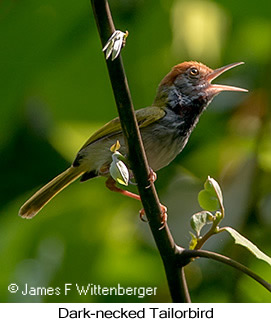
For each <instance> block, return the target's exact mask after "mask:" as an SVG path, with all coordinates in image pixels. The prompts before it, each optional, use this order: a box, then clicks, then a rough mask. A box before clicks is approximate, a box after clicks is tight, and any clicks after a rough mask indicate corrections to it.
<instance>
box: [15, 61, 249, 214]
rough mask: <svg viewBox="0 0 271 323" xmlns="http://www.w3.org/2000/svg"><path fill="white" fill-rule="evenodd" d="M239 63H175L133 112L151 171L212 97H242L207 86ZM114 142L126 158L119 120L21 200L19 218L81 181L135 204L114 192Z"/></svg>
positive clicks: (179, 145)
mask: <svg viewBox="0 0 271 323" xmlns="http://www.w3.org/2000/svg"><path fill="white" fill-rule="evenodd" d="M240 64H243V63H242V62H240V63H233V64H229V65H227V66H224V67H221V68H218V69H216V70H212V69H210V68H209V67H207V66H206V65H204V64H202V63H198V62H184V63H181V64H178V65H176V66H174V67H173V68H172V70H171V71H170V72H169V73H168V74H167V75H166V76H165V77H164V78H163V80H162V81H161V83H160V85H159V87H158V90H157V93H156V97H155V99H154V102H153V105H152V106H150V107H147V108H143V109H140V110H137V111H136V118H137V122H138V125H139V128H140V132H141V136H142V139H143V143H144V148H145V151H146V155H147V158H148V162H149V165H150V167H151V169H152V170H153V171H157V170H159V169H161V168H163V167H165V166H167V165H168V164H169V163H170V162H171V161H172V160H173V159H174V158H175V157H176V156H177V155H178V154H179V153H180V152H181V151H182V150H183V148H184V147H185V145H186V143H187V141H188V139H189V137H190V134H191V132H192V131H193V129H194V128H195V126H196V124H197V122H198V120H199V117H200V115H201V114H202V112H203V111H204V110H205V108H206V107H207V106H208V104H209V103H210V102H211V101H212V99H213V98H214V97H215V96H216V95H217V94H219V93H220V92H222V91H241V92H247V90H245V89H242V88H238V87H233V86H228V85H217V84H212V83H211V82H212V81H213V80H214V79H215V78H217V77H218V76H219V75H221V74H222V73H224V72H225V71H227V70H229V69H231V68H233V67H235V66H238V65H240ZM117 140H118V141H119V142H120V145H121V149H120V152H121V153H122V154H124V155H125V154H126V147H125V141H124V138H123V134H122V130H121V125H120V121H119V118H115V119H113V120H112V121H110V122H108V123H107V124H105V125H104V126H103V127H102V128H100V129H99V130H98V131H97V132H95V133H94V134H93V135H92V136H91V137H90V138H89V140H88V141H87V142H86V143H85V144H84V146H83V147H82V148H81V149H80V151H79V152H78V154H77V156H76V158H75V160H74V162H73V164H72V165H71V166H70V167H69V168H68V169H67V170H65V171H64V172H63V173H61V174H60V175H58V176H57V177H55V178H54V179H53V180H51V181H50V182H49V183H48V184H46V185H45V186H43V187H42V188H41V189H40V190H39V191H37V192H36V193H35V194H34V195H33V196H32V197H31V198H30V199H29V200H28V201H26V202H25V204H24V205H23V206H22V207H21V209H20V211H19V215H20V216H22V217H23V218H32V217H34V216H35V215H36V214H37V213H38V212H39V211H40V210H41V209H42V208H43V207H44V205H46V204H47V203H48V202H49V201H50V200H51V199H52V198H53V197H54V196H55V195H56V194H57V193H59V192H60V191H62V190H63V189H64V188H65V187H66V186H67V185H69V184H71V183H72V182H73V181H74V180H76V179H77V178H78V177H80V176H81V181H82V182H83V181H86V180H88V179H90V178H94V177H97V176H105V177H107V181H106V185H107V187H108V188H109V189H111V190H113V191H117V192H120V193H122V194H124V195H126V196H130V197H132V198H136V199H139V200H140V197H139V196H138V195H136V194H134V193H131V192H128V191H126V190H122V189H120V188H118V187H116V186H115V184H116V182H115V181H114V180H113V178H112V177H111V176H110V172H109V168H110V164H111V162H112V152H111V151H110V147H111V146H112V145H113V144H115V143H116V141H117Z"/></svg>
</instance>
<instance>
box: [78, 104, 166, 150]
mask: <svg viewBox="0 0 271 323" xmlns="http://www.w3.org/2000/svg"><path fill="white" fill-rule="evenodd" d="M135 114H136V119H137V122H138V125H139V128H144V127H146V126H148V125H149V124H151V123H154V122H155V121H157V120H159V119H161V118H163V117H164V115H165V114H166V112H165V110H164V109H161V108H158V107H147V108H143V109H139V110H136V111H135ZM120 132H121V125H120V120H119V118H115V119H113V120H111V121H109V122H108V123H106V124H105V125H104V126H103V127H101V128H100V129H99V130H97V131H96V132H95V133H94V134H93V135H92V136H91V137H90V138H89V139H88V141H87V142H86V143H85V144H84V146H83V147H82V148H81V149H83V148H85V147H87V146H88V145H90V144H92V143H93V142H94V141H97V140H99V139H101V138H104V137H107V136H111V135H114V134H117V133H120Z"/></svg>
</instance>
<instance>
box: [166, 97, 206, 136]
mask: <svg viewBox="0 0 271 323" xmlns="http://www.w3.org/2000/svg"><path fill="white" fill-rule="evenodd" d="M172 103H173V102H168V108H169V109H171V110H172V111H173V112H174V113H176V114H177V115H178V117H179V119H180V126H179V131H180V133H179V134H180V135H181V136H186V135H189V134H190V133H191V131H192V130H193V129H194V127H195V126H196V124H197V122H198V120H199V117H200V115H201V113H202V112H203V111H204V109H205V108H206V107H207V105H208V100H207V98H206V97H203V96H201V97H197V98H195V99H193V100H180V101H179V102H176V101H175V102H174V103H175V104H172Z"/></svg>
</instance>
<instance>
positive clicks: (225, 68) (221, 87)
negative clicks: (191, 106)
mask: <svg viewBox="0 0 271 323" xmlns="http://www.w3.org/2000/svg"><path fill="white" fill-rule="evenodd" d="M241 64H244V62H239V63H232V64H229V65H226V66H223V67H220V68H217V69H216V70H214V71H212V72H211V73H210V74H208V75H207V81H208V82H209V84H210V85H209V86H208V91H210V92H211V93H212V94H214V95H215V94H218V93H219V92H222V91H239V92H248V90H246V89H242V88H240V87H236V86H229V85H220V84H211V82H212V81H213V80H214V79H216V78H217V77H218V76H219V75H221V74H222V73H224V72H226V71H228V70H230V69H231V68H233V67H235V66H238V65H241Z"/></svg>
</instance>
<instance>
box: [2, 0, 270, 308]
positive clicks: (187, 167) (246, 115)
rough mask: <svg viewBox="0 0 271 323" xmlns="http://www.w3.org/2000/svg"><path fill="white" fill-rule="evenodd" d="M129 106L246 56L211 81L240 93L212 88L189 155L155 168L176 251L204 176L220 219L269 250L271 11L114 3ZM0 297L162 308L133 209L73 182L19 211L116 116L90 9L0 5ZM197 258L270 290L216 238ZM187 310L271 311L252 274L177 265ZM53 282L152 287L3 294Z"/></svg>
mask: <svg viewBox="0 0 271 323" xmlns="http://www.w3.org/2000/svg"><path fill="white" fill-rule="evenodd" d="M110 5H111V10H112V14H113V17H114V21H115V25H116V27H117V28H118V29H121V30H123V31H125V30H128V31H129V37H128V40H127V46H126V47H125V49H124V50H123V51H122V56H123V60H124V64H125V68H126V73H127V77H128V80H129V85H130V89H131V93H132V97H133V100H134V105H135V107H136V108H141V107H145V106H148V105H150V104H151V103H152V100H153V98H154V95H155V91H156V87H157V85H158V83H159V81H160V80H161V79H162V78H163V76H164V75H165V74H166V73H167V72H168V71H169V70H170V68H171V67H172V66H173V65H175V64H177V63H180V62H182V61H184V60H199V61H202V62H203V63H205V64H207V65H209V66H210V67H212V68H217V67H220V66H222V65H225V64H228V63H232V62H237V61H244V62H245V63H246V64H245V65H242V66H240V67H238V68H236V69H234V70H232V71H229V72H227V73H226V74H225V75H224V76H223V77H221V78H220V79H219V81H218V83H219V82H221V83H224V84H231V85H235V86H241V87H245V88H248V89H249V93H248V94H244V93H223V94H221V95H220V96H218V97H216V98H215V99H214V101H213V102H212V104H211V105H210V107H209V108H208V110H207V111H206V112H205V113H204V115H203V116H202V117H201V120H200V123H199V125H198V126H197V128H196V129H195V131H194V132H193V134H192V136H191V138H190V141H189V143H188V145H187V147H186V148H185V149H184V151H183V152H182V154H181V155H180V156H178V157H177V158H176V160H175V161H174V162H173V163H172V164H171V165H170V166H168V167H167V168H165V169H163V170H161V171H160V172H159V173H158V180H157V182H156V187H157V189H158V193H159V196H160V199H161V201H162V203H163V204H165V205H167V207H168V211H169V220H168V223H169V226H170V228H171V230H172V233H173V235H174V237H175V239H176V242H177V243H179V244H180V245H182V246H185V247H187V246H188V244H189V240H190V235H189V230H190V228H189V219H190V216H191V215H192V214H193V213H194V212H197V211H199V210H200V207H199V206H198V203H197V193H198V192H199V191H200V190H201V188H202V186H203V183H204V181H205V179H206V178H207V176H208V175H210V176H212V177H214V178H215V179H216V180H217V181H218V182H219V183H220V185H221V187H222V190H223V193H224V198H225V207H226V218H225V220H224V221H223V224H225V225H230V226H233V227H234V228H236V229H237V230H238V231H239V232H241V233H242V234H243V235H245V236H246V237H248V238H249V239H250V240H252V241H253V242H254V243H255V244H256V245H257V246H258V247H259V248H260V249H261V250H262V251H264V252H266V253H267V254H269V255H271V240H270V232H271V214H270V209H271V115H270V89H271V76H270V75H271V2H270V1H264V0H259V1H257V2H255V1H252V0H249V1H248V0H246V1H245V0H240V1H233V0H221V1H211V0H206V1H202V0H189V1H188V0H174V1H173V0H172V1H168V0H160V1H157V0H148V1H147V0H112V1H110ZM0 39H1V44H0V94H1V110H0V116H1V117H0V151H1V159H0V169H1V186H0V191H1V194H0V268H1V270H0V298H1V299H0V301H1V302H140V301H141V302H142V301H144V302H169V301H170V296H169V293H168V289H167V285H166V279H165V275H164V271H163V267H162V263H161V260H160V258H159V255H158V252H157V250H156V247H155V245H154V242H153V239H152V236H151V233H150V230H149V228H148V225H146V223H143V222H141V221H140V220H139V217H138V211H139V209H140V208H141V206H140V204H139V203H138V202H137V201H133V200H130V199H128V198H125V197H123V196H120V195H118V194H115V193H112V192H110V191H109V190H107V189H106V188H105V186H104V181H105V180H104V179H103V178H99V179H95V180H92V181H88V182H86V183H83V184H81V183H79V182H78V181H77V182H75V183H74V184H73V185H71V186H70V187H68V188H67V189H66V190H65V191H63V192H62V193H61V194H60V195H58V196H57V197H56V198H55V199H54V200H53V201H52V202H51V203H50V204H49V205H48V206H46V207H45V208H44V209H43V210H42V212H41V213H40V214H39V215H38V216H37V217H35V218H34V219H32V220H28V221H27V220H24V219H21V218H19V217H18V216H17V214H18V209H19V207H20V206H21V205H22V203H23V202H24V201H25V200H26V199H27V198H28V197H30V195H31V194H32V193H34V192H35V190H37V188H39V187H41V186H42V185H43V184H45V183H46V182H47V181H49V180H50V179H52V178H53V177H54V176H56V175H57V174H58V173H59V172H61V171H63V170H64V169H65V168H67V167H68V166H69V164H70V163H71V162H72V160H73V158H74V156H75V154H76V152H77V150H78V149H79V148H80V147H81V145H82V144H83V143H84V141H85V140H86V139H87V138H88V137H89V136H90V134H92V132H93V131H95V130H96V129H98V128H99V126H101V125H102V124H103V123H105V122H107V121H109V120H110V119H111V118H113V117H114V116H116V113H117V112H116V108H115V103H114V98H113V95H112V90H111V87H110V83H109V78H108V75H107V70H106V66H105V62H104V58H103V55H102V52H101V44H100V40H99V37H98V33H97V29H96V25H95V23H94V17H93V14H92V11H91V6H90V2H89V1H88V0H81V1H64V0H58V1H53V0H47V1H43V0H23V1H12V0H2V1H1V3H0ZM205 248H206V249H209V250H213V251H216V252H221V253H223V254H225V255H228V256H230V257H233V258H234V259H236V260H239V261H240V262H242V263H243V264H245V265H247V266H248V267H249V268H251V269H253V270H254V271H255V272H256V273H258V274H259V275H261V276H262V277H263V278H265V279H266V280H268V281H271V270H270V267H269V266H268V265H267V264H265V263H264V262H262V261H260V260H257V259H255V258H254V257H253V256H251V255H250V254H249V252H247V251H246V250H245V249H243V248H242V247H239V246H234V245H233V241H232V240H231V238H230V237H229V236H227V235H226V234H224V233H223V234H221V235H219V236H217V237H213V238H212V239H211V240H210V241H209V242H208V243H207V244H206V247H205ZM186 272H187V277H188V285H189V287H190V291H191V297H192V300H193V301H194V302H269V301H270V300H271V297H270V294H269V293H268V292H267V291H266V290H264V288H263V287H261V286H260V285H258V284H257V283H255V282H254V281H253V280H252V279H250V278H247V277H245V276H244V275H243V274H240V273H238V272H236V271H235V270H233V269H232V268H228V267H225V266H224V265H221V264H219V263H215V262H213V261H211V260H210V261H207V260H198V261H195V262H194V263H192V264H190V265H189V266H188V267H187V271H186ZM10 283H17V284H18V285H19V286H20V287H23V286H24V284H25V283H28V284H29V285H31V286H45V287H49V286H51V287H60V288H63V286H64V284H65V283H73V284H75V283H78V284H80V285H87V283H94V284H100V285H102V286H116V284H118V283H119V284H121V285H122V286H138V287H139V286H153V287H154V286H156V287H158V293H157V296H155V297H146V298H143V299H139V298H137V297H132V296H126V297H109V296H104V297H102V296H90V295H87V296H79V295H78V294H77V293H76V292H75V291H72V292H71V293H69V295H67V296H64V295H52V296H30V295H29V296H22V295H21V294H20V293H17V294H10V293H9V292H8V290H7V286H8V285H9V284H10Z"/></svg>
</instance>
